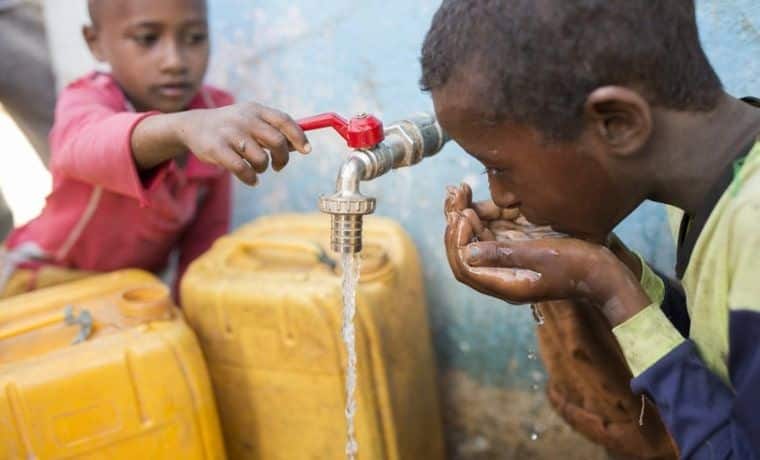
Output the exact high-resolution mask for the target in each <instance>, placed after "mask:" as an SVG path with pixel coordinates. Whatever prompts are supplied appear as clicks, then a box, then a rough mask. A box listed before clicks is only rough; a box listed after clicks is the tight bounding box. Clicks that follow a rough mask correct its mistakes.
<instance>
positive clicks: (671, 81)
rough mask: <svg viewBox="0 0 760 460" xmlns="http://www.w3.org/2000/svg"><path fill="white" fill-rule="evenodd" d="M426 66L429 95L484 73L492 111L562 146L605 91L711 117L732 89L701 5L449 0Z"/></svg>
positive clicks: (673, 0) (428, 44)
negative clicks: (702, 27) (700, 17)
mask: <svg viewBox="0 0 760 460" xmlns="http://www.w3.org/2000/svg"><path fill="white" fill-rule="evenodd" d="M421 62H422V80H421V84H422V88H423V89H424V90H433V89H436V88H439V87H442V86H443V85H445V84H446V83H447V82H448V81H449V80H450V79H451V78H452V76H453V75H455V74H457V75H459V76H461V77H465V78H466V76H467V74H468V73H469V74H471V73H474V72H477V73H479V74H480V75H479V78H478V80H479V81H483V82H485V87H483V88H478V93H473V94H477V97H478V103H479V104H480V105H481V107H482V109H483V110H484V114H486V115H487V116H489V117H493V118H494V120H497V121H501V120H510V121H514V122H518V123H525V124H529V125H532V126H534V127H536V128H538V129H539V131H540V132H542V133H543V134H544V135H545V136H546V137H547V138H549V139H552V140H557V141H562V140H572V139H574V138H576V137H577V135H578V134H579V133H580V131H581V129H582V126H583V120H582V112H583V106H584V103H585V101H586V98H587V96H588V94H589V93H590V92H591V91H593V90H594V89H595V88H598V87H600V86H604V85H623V86H628V87H630V88H633V89H636V90H638V91H640V92H641V94H642V95H644V96H645V97H646V98H647V100H648V101H649V102H650V103H651V104H652V105H655V106H660V107H664V108H668V109H673V110H683V111H708V110H711V109H712V108H714V107H715V105H716V104H717V101H718V99H719V97H720V95H721V92H722V84H721V82H720V79H719V78H718V76H717V74H716V73H715V71H714V70H713V68H712V66H711V65H710V63H709V61H708V60H707V57H706V56H705V53H704V51H703V50H702V46H701V44H700V41H699V34H698V31H697V21H696V13H695V6H694V0H655V1H653V0H444V1H443V4H442V5H441V7H440V9H439V10H438V12H436V14H435V16H434V18H433V23H432V25H431V27H430V30H429V31H428V33H427V37H426V38H425V42H424V45H423V48H422V57H421Z"/></svg>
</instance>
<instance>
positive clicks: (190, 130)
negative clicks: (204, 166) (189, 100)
mask: <svg viewBox="0 0 760 460" xmlns="http://www.w3.org/2000/svg"><path fill="white" fill-rule="evenodd" d="M132 149H133V152H134V156H135V160H136V162H137V164H138V166H139V167H140V168H141V169H143V170H146V169H150V168H153V167H155V166H157V165H159V164H161V163H163V162H164V161H166V160H169V159H171V158H174V157H176V156H179V155H181V154H183V153H184V152H187V151H190V152H193V154H194V155H195V156H196V157H198V158H199V159H200V160H201V161H204V162H206V163H211V164H215V165H219V166H221V167H223V168H225V169H227V170H229V171H230V172H232V173H233V174H234V175H235V176H237V178H238V179H240V180H241V181H242V182H244V183H246V184H249V185H255V184H256V183H257V182H258V177H257V175H258V174H261V173H263V172H264V171H266V170H267V168H268V167H269V163H270V157H271V163H272V169H274V170H275V171H279V170H281V169H282V168H284V167H285V165H287V164H288V160H289V157H290V152H291V151H292V150H297V151H299V152H300V153H302V154H307V153H309V152H310V151H311V147H310V146H309V142H308V140H307V139H306V135H305V134H304V132H303V129H301V127H300V126H299V125H298V123H296V122H295V121H294V120H293V119H292V118H291V117H290V116H289V115H288V114H286V113H283V112H281V111H279V110H276V109H272V108H269V107H266V106H263V105H260V104H257V103H255V102H248V103H240V104H235V105H230V106H227V107H222V108H218V109H199V110H188V111H185V112H178V113H171V114H160V115H156V116H151V117H147V118H146V119H144V120H143V121H142V122H141V123H140V124H139V125H138V126H137V128H136V129H135V133H134V135H133V137H132Z"/></svg>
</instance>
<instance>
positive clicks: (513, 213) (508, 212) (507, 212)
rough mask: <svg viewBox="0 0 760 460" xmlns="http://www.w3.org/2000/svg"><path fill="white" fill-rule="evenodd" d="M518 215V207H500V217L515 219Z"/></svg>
mask: <svg viewBox="0 0 760 460" xmlns="http://www.w3.org/2000/svg"><path fill="white" fill-rule="evenodd" d="M519 217H520V208H501V216H500V219H503V220H515V219H517V218H519Z"/></svg>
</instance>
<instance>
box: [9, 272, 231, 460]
mask: <svg viewBox="0 0 760 460" xmlns="http://www.w3.org/2000/svg"><path fill="white" fill-rule="evenodd" d="M0 389H1V390H2V392H0V458H2V459H41V460H42V459H44V460H49V459H64V458H65V459H104V460H105V459H109V460H112V459H125V460H133V459H138V458H144V459H151V460H155V459H171V460H176V459H199V460H200V459H223V458H225V455H224V446H223V442H222V436H221V432H220V429H219V421H218V418H217V415H216V407H215V403H214V398H213V394H212V392H211V385H210V382H209V378H208V372H207V370H206V366H205V363H204V361H203V354H202V352H201V350H200V348H199V347H198V343H197V340H196V338H195V335H194V334H193V332H192V331H191V330H190V328H189V327H188V326H187V325H186V324H185V322H184V320H183V318H182V315H181V313H180V311H179V310H178V309H177V308H176V307H175V306H174V305H173V304H172V302H171V299H170V297H169V291H168V290H167V288H166V287H165V286H164V285H163V284H161V283H160V281H158V280H157V279H156V278H155V277H154V276H152V275H150V274H148V273H145V272H142V271H138V270H126V271H121V272H115V273H111V274H107V275H99V276H96V277H92V278H88V279H85V280H81V281H76V282H73V283H70V284H65V285H60V286H56V287H52V288H48V289H43V290H40V291H36V292H32V293H29V294H24V295H21V296H18V297H13V298H10V299H7V300H4V301H2V302H0Z"/></svg>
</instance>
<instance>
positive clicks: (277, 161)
mask: <svg viewBox="0 0 760 460" xmlns="http://www.w3.org/2000/svg"><path fill="white" fill-rule="evenodd" d="M251 135H252V136H253V137H254V138H255V139H256V140H258V141H259V143H260V144H261V145H262V146H263V147H265V148H267V149H269V152H270V153H271V155H272V169H274V170H275V171H279V170H281V169H282V168H284V167H285V166H286V165H287V164H288V160H289V159H290V149H289V147H288V140H287V139H286V138H285V136H284V135H283V134H282V133H281V132H280V131H278V130H277V129H275V128H274V127H272V126H271V125H268V124H266V123H264V122H261V121H259V122H256V123H254V124H253V126H252V127H251Z"/></svg>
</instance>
